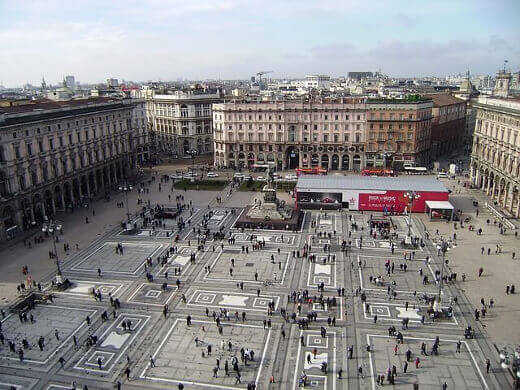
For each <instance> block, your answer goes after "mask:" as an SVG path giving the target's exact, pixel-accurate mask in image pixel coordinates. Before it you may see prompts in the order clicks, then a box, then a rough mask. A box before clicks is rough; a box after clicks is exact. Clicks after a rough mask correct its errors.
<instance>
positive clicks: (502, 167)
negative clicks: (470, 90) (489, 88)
mask: <svg viewBox="0 0 520 390" xmlns="http://www.w3.org/2000/svg"><path fill="white" fill-rule="evenodd" d="M498 81H499V82H497V86H500V85H502V88H503V85H504V84H501V83H500V82H503V80H498ZM498 88H500V87H498ZM502 92H503V91H502ZM473 107H474V109H476V124H475V131H474V134H473V150H472V153H471V181H472V184H473V185H474V186H477V187H478V188H481V189H482V190H483V191H484V192H485V193H486V194H487V195H488V196H489V197H490V199H491V201H493V202H497V203H498V204H500V206H502V207H503V208H504V209H505V210H507V211H508V212H509V213H510V214H511V215H512V216H514V217H516V218H518V217H519V216H520V197H519V190H520V98H512V97H509V96H508V95H507V93H506V94H505V95H504V94H503V93H500V91H496V90H495V96H493V97H483V96H481V97H479V98H478V100H477V101H476V102H474V103H473Z"/></svg>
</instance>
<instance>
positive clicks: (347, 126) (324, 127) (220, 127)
mask: <svg viewBox="0 0 520 390" xmlns="http://www.w3.org/2000/svg"><path fill="white" fill-rule="evenodd" d="M246 126H247V130H253V129H254V130H264V125H261V124H256V125H253V124H247V125H246V124H245V123H244V124H242V123H239V124H238V125H236V127H234V126H233V125H232V124H228V125H227V130H229V131H232V130H234V129H236V130H244V129H245V128H246ZM275 127H277V129H278V130H284V126H283V125H281V124H279V125H276V124H272V123H269V124H267V125H266V127H265V129H267V130H273V129H274V128H275ZM309 129H310V126H309V125H303V130H309ZM361 129H362V126H361V125H360V124H359V123H358V124H353V123H346V124H344V125H343V130H346V131H349V130H361ZM217 130H223V124H222V123H218V124H217ZM312 130H314V131H319V130H322V131H328V130H335V131H339V130H340V128H339V125H336V124H334V125H330V127H329V125H328V124H323V125H321V126H320V127H318V125H317V124H314V125H312ZM289 131H296V129H295V126H294V125H290V126H289Z"/></svg>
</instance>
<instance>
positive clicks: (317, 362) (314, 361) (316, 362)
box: [303, 352, 329, 370]
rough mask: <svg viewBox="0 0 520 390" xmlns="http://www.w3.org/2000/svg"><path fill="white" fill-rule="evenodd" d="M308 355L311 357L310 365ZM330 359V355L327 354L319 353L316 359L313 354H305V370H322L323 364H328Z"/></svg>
mask: <svg viewBox="0 0 520 390" xmlns="http://www.w3.org/2000/svg"><path fill="white" fill-rule="evenodd" d="M308 355H311V362H310V363H309V362H307V356H308ZM328 358H329V354H328V353H327V352H323V353H317V354H316V358H314V355H313V354H312V352H306V353H305V364H304V367H303V369H304V370H309V369H311V368H319V369H321V363H323V362H327V361H328Z"/></svg>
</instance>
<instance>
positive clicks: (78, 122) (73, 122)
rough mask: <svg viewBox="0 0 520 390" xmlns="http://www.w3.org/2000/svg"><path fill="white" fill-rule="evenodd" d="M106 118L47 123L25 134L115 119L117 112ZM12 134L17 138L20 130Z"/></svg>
mask: <svg viewBox="0 0 520 390" xmlns="http://www.w3.org/2000/svg"><path fill="white" fill-rule="evenodd" d="M126 116H130V113H129V112H127V113H126ZM104 118H105V119H103V116H96V117H90V118H89V119H82V120H75V121H67V122H65V123H64V122H60V123H56V124H50V125H47V126H44V127H36V128H34V129H30V130H25V136H26V137H32V136H35V135H38V134H41V133H42V132H43V131H44V130H47V132H48V133H50V132H51V131H56V130H62V129H63V130H64V129H67V130H68V129H71V128H72V127H74V125H75V126H76V127H79V126H84V125H88V124H89V123H91V124H92V123H96V122H102V121H103V120H106V121H109V120H114V119H116V114H111V115H105V116H104ZM117 118H121V113H118V114H117ZM62 125H63V126H62ZM114 126H115V125H114ZM95 127H96V126H92V128H93V129H95ZM99 127H100V129H101V131H103V129H104V126H103V125H100V126H99ZM107 129H108V130H110V124H108V125H107ZM12 136H13V138H17V137H18V132H16V131H15V132H13V133H12Z"/></svg>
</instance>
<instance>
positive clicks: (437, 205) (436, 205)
mask: <svg viewBox="0 0 520 390" xmlns="http://www.w3.org/2000/svg"><path fill="white" fill-rule="evenodd" d="M425 203H426V206H428V208H429V209H430V210H453V209H454V207H453V205H452V204H451V203H450V202H448V201H447V200H427V201H426V202H425Z"/></svg>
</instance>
